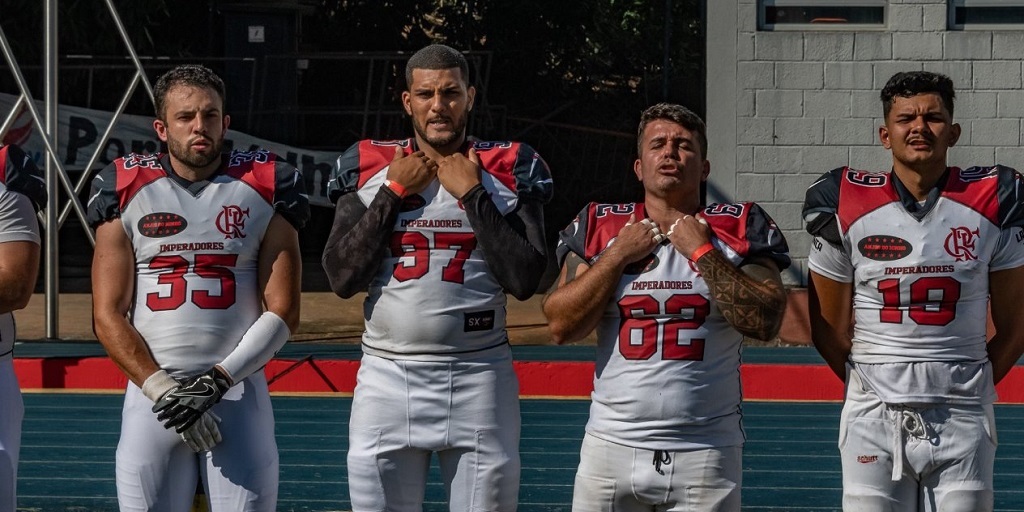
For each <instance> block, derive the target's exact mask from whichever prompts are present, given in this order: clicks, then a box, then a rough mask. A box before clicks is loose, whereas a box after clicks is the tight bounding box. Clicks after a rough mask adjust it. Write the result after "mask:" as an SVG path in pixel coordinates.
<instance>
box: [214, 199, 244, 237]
mask: <svg viewBox="0 0 1024 512" xmlns="http://www.w3.org/2000/svg"><path fill="white" fill-rule="evenodd" d="M248 218H249V209H248V208H246V209H244V210H243V209H242V207H241V206H238V205H236V204H233V205H230V206H225V207H223V208H221V211H220V213H219V214H217V231H220V232H221V233H223V234H224V238H245V233H243V230H244V229H245V221H246V219H248Z"/></svg>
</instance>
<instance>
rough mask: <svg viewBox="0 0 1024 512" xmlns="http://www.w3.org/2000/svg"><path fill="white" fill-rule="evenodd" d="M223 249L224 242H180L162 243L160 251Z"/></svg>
mask: <svg viewBox="0 0 1024 512" xmlns="http://www.w3.org/2000/svg"><path fill="white" fill-rule="evenodd" d="M223 250H224V242H185V243H180V244H160V252H181V251H223Z"/></svg>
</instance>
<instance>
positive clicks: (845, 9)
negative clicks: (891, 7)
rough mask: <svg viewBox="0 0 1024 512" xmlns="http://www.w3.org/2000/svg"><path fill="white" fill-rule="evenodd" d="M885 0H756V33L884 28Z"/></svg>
mask: <svg viewBox="0 0 1024 512" xmlns="http://www.w3.org/2000/svg"><path fill="white" fill-rule="evenodd" d="M887 3H888V2H887V1H886V0H758V2H757V4H758V5H757V7H758V9H757V26H758V28H759V29H760V30H814V29H819V30H856V29H865V28H883V27H884V26H885V6H886V4H887Z"/></svg>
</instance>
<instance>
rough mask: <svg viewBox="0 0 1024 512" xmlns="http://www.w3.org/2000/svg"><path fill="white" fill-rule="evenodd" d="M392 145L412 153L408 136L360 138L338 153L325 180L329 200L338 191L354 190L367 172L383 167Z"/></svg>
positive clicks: (339, 193)
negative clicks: (380, 138) (387, 138)
mask: <svg viewBox="0 0 1024 512" xmlns="http://www.w3.org/2000/svg"><path fill="white" fill-rule="evenodd" d="M396 147H397V148H400V149H401V151H402V153H403V154H406V155H408V154H411V153H413V142H412V139H402V140H376V139H363V140H360V141H357V142H355V143H354V144H352V145H351V146H349V147H348V149H346V150H345V151H344V152H342V153H341V155H338V158H337V159H336V160H335V162H334V167H332V168H331V177H330V179H329V180H328V182H327V196H328V198H329V199H330V200H331V202H332V203H333V202H337V200H338V198H339V197H341V196H342V194H347V193H349V192H353V191H355V190H357V189H358V188H359V187H360V186H362V185H363V184H364V183H366V182H367V181H368V180H369V179H370V177H371V176H373V175H375V174H376V173H378V172H380V171H381V170H383V169H385V168H386V167H387V166H388V165H389V164H390V163H391V160H393V159H394V158H395V148H396Z"/></svg>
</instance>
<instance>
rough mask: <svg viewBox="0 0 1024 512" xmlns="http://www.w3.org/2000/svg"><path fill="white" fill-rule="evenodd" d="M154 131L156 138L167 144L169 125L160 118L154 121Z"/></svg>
mask: <svg viewBox="0 0 1024 512" xmlns="http://www.w3.org/2000/svg"><path fill="white" fill-rule="evenodd" d="M153 130H154V131H155V132H156V136H157V137H159V138H160V140H162V141H164V142H167V124H166V123H164V122H163V121H161V120H160V119H159V118H157V119H154V120H153Z"/></svg>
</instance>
